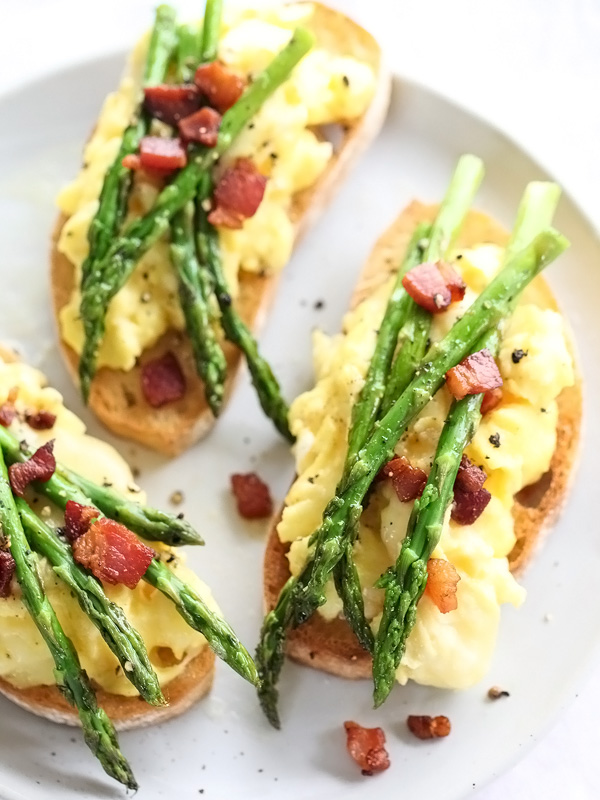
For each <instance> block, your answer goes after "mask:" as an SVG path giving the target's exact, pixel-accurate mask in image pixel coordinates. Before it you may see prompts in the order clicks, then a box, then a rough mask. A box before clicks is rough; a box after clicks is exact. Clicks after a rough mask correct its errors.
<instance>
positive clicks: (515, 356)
mask: <svg viewBox="0 0 600 800" xmlns="http://www.w3.org/2000/svg"><path fill="white" fill-rule="evenodd" d="M527 355H529V350H521V349H517V350H513V351H512V356H511V358H512V361H513V364H518V363H519V361H520V360H521V359H522V358H525V356H527Z"/></svg>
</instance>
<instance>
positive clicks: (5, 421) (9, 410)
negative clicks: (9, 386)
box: [0, 400, 17, 428]
mask: <svg viewBox="0 0 600 800" xmlns="http://www.w3.org/2000/svg"><path fill="white" fill-rule="evenodd" d="M16 416H17V409H16V408H15V407H14V404H13V403H10V402H8V400H7V401H6V403H2V405H1V406H0V425H2V427H3V428H8V426H9V425H10V424H11V422H12V421H13V420H14V419H15V417H16Z"/></svg>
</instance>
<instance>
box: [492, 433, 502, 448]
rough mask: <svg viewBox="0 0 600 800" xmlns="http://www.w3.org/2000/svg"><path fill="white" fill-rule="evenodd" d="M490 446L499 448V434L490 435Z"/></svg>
mask: <svg viewBox="0 0 600 800" xmlns="http://www.w3.org/2000/svg"><path fill="white" fill-rule="evenodd" d="M490 444H492V445H494V447H500V434H499V433H492V435H491V436H490Z"/></svg>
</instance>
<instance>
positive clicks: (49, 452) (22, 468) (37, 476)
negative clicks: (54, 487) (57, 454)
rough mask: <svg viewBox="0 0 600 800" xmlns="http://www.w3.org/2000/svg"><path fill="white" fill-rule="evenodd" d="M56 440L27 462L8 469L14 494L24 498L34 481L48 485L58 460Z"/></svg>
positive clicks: (44, 446) (43, 446) (47, 444)
mask: <svg viewBox="0 0 600 800" xmlns="http://www.w3.org/2000/svg"><path fill="white" fill-rule="evenodd" d="M53 451H54V439H52V440H51V441H49V442H46V444H44V445H42V446H41V447H40V448H39V449H38V450H36V451H35V453H34V454H33V455H32V456H31V458H30V459H28V460H27V461H23V462H19V463H17V464H12V465H11V466H10V467H9V468H8V477H9V479H10V485H11V487H12V490H13V492H14V493H15V494H16V495H18V496H19V497H23V494H24V493H25V489H26V488H27V487H28V486H29V484H30V483H32V482H33V481H41V482H42V483H46V482H47V481H49V480H50V478H51V477H52V476H53V475H54V470H55V469H56V459H55V458H54V452H53Z"/></svg>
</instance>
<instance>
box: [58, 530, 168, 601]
mask: <svg viewBox="0 0 600 800" xmlns="http://www.w3.org/2000/svg"><path fill="white" fill-rule="evenodd" d="M73 555H74V556H75V559H76V560H77V561H79V563H80V564H82V565H83V566H84V567H86V569H89V570H90V572H91V573H92V574H93V575H95V576H96V578H98V580H101V581H104V582H105V583H113V584H117V583H123V584H125V586H127V587H128V588H129V589H134V588H135V587H136V586H137V584H138V582H139V580H140V578H141V577H142V575H143V574H144V573H145V572H146V570H147V569H148V566H149V564H150V562H151V561H152V559H153V558H154V556H155V553H154V550H152V548H151V547H147V545H145V544H142V542H140V540H139V539H138V538H137V536H136V535H135V534H134V533H132V532H131V531H130V530H129V529H128V528H126V527H125V526H124V525H121V524H120V523H119V522H115V521H114V520H112V519H107V518H106V517H100V518H99V519H97V520H96V521H95V522H92V524H91V525H90V527H89V528H88V529H87V531H86V532H85V533H84V534H83V535H82V536H80V537H79V538H78V539H75V541H74V542H73Z"/></svg>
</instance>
